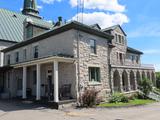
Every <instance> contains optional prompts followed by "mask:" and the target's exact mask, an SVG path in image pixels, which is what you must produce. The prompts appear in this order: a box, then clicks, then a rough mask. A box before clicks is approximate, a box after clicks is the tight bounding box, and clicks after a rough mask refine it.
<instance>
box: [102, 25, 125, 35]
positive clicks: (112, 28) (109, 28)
mask: <svg viewBox="0 0 160 120" xmlns="http://www.w3.org/2000/svg"><path fill="white" fill-rule="evenodd" d="M117 27H119V28H120V29H121V31H122V32H123V33H124V35H125V36H127V34H126V33H125V32H124V30H123V29H122V27H121V26H120V25H114V26H111V27H108V28H105V29H103V30H102V31H103V32H105V31H110V30H114V29H116V28H117Z"/></svg>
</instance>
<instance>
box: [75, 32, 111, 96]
mask: <svg viewBox="0 0 160 120" xmlns="http://www.w3.org/2000/svg"><path fill="white" fill-rule="evenodd" d="M78 34H79V71H80V80H79V81H80V88H81V89H80V90H81V92H83V90H84V89H85V88H90V87H94V88H95V89H96V90H100V91H101V92H100V94H101V95H102V94H103V95H102V96H103V98H105V97H106V95H108V93H109V92H110V87H109V68H108V44H107V42H108V41H107V39H104V38H100V37H97V36H94V35H91V34H87V33H84V32H79V33H78ZM75 35H76V33H75ZM75 38H77V36H75ZM90 39H94V40H96V51H97V54H93V53H91V51H90ZM74 54H75V56H76V57H77V55H78V53H77V39H75V41H74ZM89 67H99V68H100V76H101V79H100V81H101V82H90V81H89V71H88V70H89V69H88V68H89Z"/></svg>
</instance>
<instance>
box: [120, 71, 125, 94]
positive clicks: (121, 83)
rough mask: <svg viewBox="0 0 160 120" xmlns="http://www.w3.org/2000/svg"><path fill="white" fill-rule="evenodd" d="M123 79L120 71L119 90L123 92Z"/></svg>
mask: <svg viewBox="0 0 160 120" xmlns="http://www.w3.org/2000/svg"><path fill="white" fill-rule="evenodd" d="M123 84H124V83H123V80H122V73H120V91H121V92H122V93H123V92H124V87H123Z"/></svg>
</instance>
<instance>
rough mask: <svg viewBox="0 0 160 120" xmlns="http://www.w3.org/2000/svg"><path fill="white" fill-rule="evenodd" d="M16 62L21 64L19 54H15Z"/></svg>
mask: <svg viewBox="0 0 160 120" xmlns="http://www.w3.org/2000/svg"><path fill="white" fill-rule="evenodd" d="M15 62H16V63H17V62H19V52H16V53H15Z"/></svg>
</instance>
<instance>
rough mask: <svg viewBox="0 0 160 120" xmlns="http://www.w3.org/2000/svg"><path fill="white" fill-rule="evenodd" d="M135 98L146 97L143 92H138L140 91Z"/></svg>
mask: <svg viewBox="0 0 160 120" xmlns="http://www.w3.org/2000/svg"><path fill="white" fill-rule="evenodd" d="M137 98H138V99H147V97H146V95H145V94H143V93H140V92H138V94H137Z"/></svg>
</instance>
